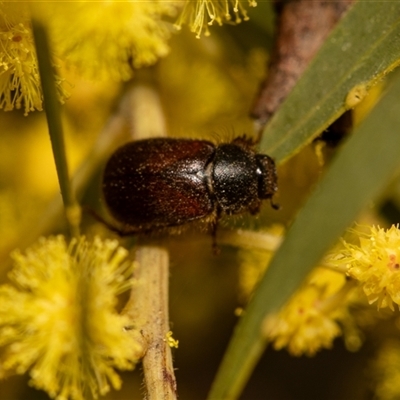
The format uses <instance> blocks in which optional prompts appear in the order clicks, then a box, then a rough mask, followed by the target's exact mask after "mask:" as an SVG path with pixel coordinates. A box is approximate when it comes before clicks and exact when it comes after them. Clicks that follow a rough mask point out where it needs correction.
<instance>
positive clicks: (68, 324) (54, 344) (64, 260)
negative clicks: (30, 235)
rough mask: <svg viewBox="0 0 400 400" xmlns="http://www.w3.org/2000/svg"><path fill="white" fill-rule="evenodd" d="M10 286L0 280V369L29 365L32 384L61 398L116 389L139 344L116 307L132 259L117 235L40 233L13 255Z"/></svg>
mask: <svg viewBox="0 0 400 400" xmlns="http://www.w3.org/2000/svg"><path fill="white" fill-rule="evenodd" d="M13 259H14V262H15V268H14V269H13V271H12V272H11V274H10V279H11V280H12V281H13V282H14V284H15V286H12V285H3V286H1V287H0V346H2V347H3V356H2V363H1V369H0V376H4V375H5V374H6V373H7V371H8V370H12V371H16V372H17V373H19V374H21V373H24V372H26V371H27V370H30V376H31V382H30V383H31V384H32V385H33V386H34V387H36V388H38V389H43V390H45V391H47V392H48V394H49V395H50V396H51V397H56V398H57V399H59V400H64V399H68V398H73V399H78V400H79V399H86V398H88V397H91V396H93V397H97V394H98V393H100V394H104V393H106V392H107V391H109V389H110V385H111V386H113V387H114V388H119V387H120V385H121V381H120V378H119V376H118V374H117V373H116V371H115V368H119V369H122V370H126V369H132V368H133V367H134V364H135V362H136V361H137V360H138V358H139V356H140V353H141V350H142V349H141V347H140V345H139V344H138V343H137V342H136V341H135V340H134V339H133V336H132V335H130V334H128V333H127V332H126V331H125V327H126V326H128V325H129V324H130V323H129V321H128V320H127V318H126V317H124V316H121V315H119V314H118V313H117V312H116V311H115V306H116V302H117V295H118V294H120V293H121V292H123V291H125V290H127V289H128V288H129V287H130V284H131V281H130V279H129V276H130V275H131V272H132V262H130V261H129V260H128V259H127V251H126V250H125V249H123V248H121V247H118V242H117V241H110V240H107V241H101V240H100V239H99V238H95V239H94V241H93V242H89V241H88V240H86V239H85V238H83V237H82V238H80V239H79V240H75V239H73V240H72V241H71V243H69V244H68V243H66V241H65V239H64V237H62V236H58V237H51V238H48V239H44V238H42V239H41V240H40V241H39V243H38V244H37V245H35V246H33V247H32V248H30V249H28V250H27V251H26V254H25V255H24V254H22V253H20V252H15V253H14V254H13Z"/></svg>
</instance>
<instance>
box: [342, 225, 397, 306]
mask: <svg viewBox="0 0 400 400" xmlns="http://www.w3.org/2000/svg"><path fill="white" fill-rule="evenodd" d="M359 241H360V244H359V245H353V244H350V243H347V242H344V245H345V250H344V251H343V255H342V256H341V257H339V258H338V259H337V263H338V264H339V263H340V264H342V265H346V267H347V273H348V275H349V276H350V277H351V278H353V279H355V280H357V281H358V282H360V283H361V285H362V288H363V291H364V293H365V295H366V296H367V299H368V302H369V303H370V304H372V303H375V302H376V303H377V305H378V308H385V307H389V308H390V309H391V310H394V304H397V305H400V230H399V228H398V226H394V225H393V226H392V227H391V228H390V229H388V230H385V229H383V228H379V227H375V226H372V227H371V229H370V232H369V233H368V234H363V233H362V232H360V233H359Z"/></svg>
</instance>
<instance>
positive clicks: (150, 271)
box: [125, 246, 177, 400]
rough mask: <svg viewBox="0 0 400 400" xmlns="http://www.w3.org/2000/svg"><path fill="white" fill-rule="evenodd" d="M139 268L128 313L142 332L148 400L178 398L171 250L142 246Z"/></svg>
mask: <svg viewBox="0 0 400 400" xmlns="http://www.w3.org/2000/svg"><path fill="white" fill-rule="evenodd" d="M135 260H136V262H137V268H136V269H135V272H134V278H135V281H136V284H135V285H134V287H133V289H132V292H131V297H130V300H129V302H128V304H127V306H126V308H125V313H126V314H127V315H128V316H129V317H130V319H131V320H132V322H133V323H134V324H135V327H139V329H140V333H141V335H142V338H143V341H144V346H145V355H144V357H143V370H144V380H145V385H146V392H147V397H146V399H148V400H172V399H176V398H177V394H176V380H175V375H174V369H173V365H172V355H171V349H170V346H169V344H168V336H167V334H168V332H169V317H168V279H169V265H168V264H169V259H168V252H167V250H165V249H163V248H161V247H159V246H141V247H139V248H138V249H137V250H136V256H135Z"/></svg>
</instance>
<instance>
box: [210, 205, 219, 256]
mask: <svg viewBox="0 0 400 400" xmlns="http://www.w3.org/2000/svg"><path fill="white" fill-rule="evenodd" d="M220 218H221V209H220V208H219V207H217V211H216V215H215V218H214V220H213V221H212V222H211V236H212V249H213V253H214V255H215V256H217V255H218V254H220V253H221V249H220V248H219V246H218V243H217V229H218V223H219V220H220Z"/></svg>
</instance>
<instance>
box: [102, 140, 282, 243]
mask: <svg viewBox="0 0 400 400" xmlns="http://www.w3.org/2000/svg"><path fill="white" fill-rule="evenodd" d="M253 145H254V143H253V142H252V141H250V140H248V139H246V138H245V137H239V138H236V139H235V140H233V142H231V143H226V144H221V145H218V146H216V145H214V144H213V143H211V142H208V141H206V140H192V139H172V138H159V139H148V140H141V141H137V142H130V143H127V144H126V145H124V146H122V147H120V148H119V149H117V151H116V152H115V153H114V154H113V155H112V156H111V158H110V160H109V161H108V163H107V165H106V168H105V171H104V177H103V193H104V199H105V202H106V204H107V206H108V209H109V210H110V212H111V214H112V215H113V217H114V218H115V219H116V220H117V221H119V222H120V223H121V226H122V228H121V229H119V228H115V227H112V226H110V228H111V229H113V230H114V231H117V232H118V233H119V234H120V235H130V234H136V233H149V232H157V231H160V230H162V229H163V228H169V227H175V226H180V225H184V224H186V223H188V222H190V221H195V220H203V221H205V222H207V223H209V224H211V226H212V228H213V233H214V237H215V231H216V227H217V223H218V219H219V217H220V216H221V214H228V215H231V214H239V213H242V212H245V211H249V212H250V213H251V214H256V213H257V212H259V210H260V206H261V200H263V199H272V196H273V195H274V194H275V192H276V190H277V175H276V169H275V163H274V161H273V160H272V159H271V158H270V157H268V156H266V155H263V154H256V153H255V152H254V150H253ZM271 204H272V202H271ZM273 206H274V205H273ZM274 207H275V206H274ZM107 225H109V224H107Z"/></svg>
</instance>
